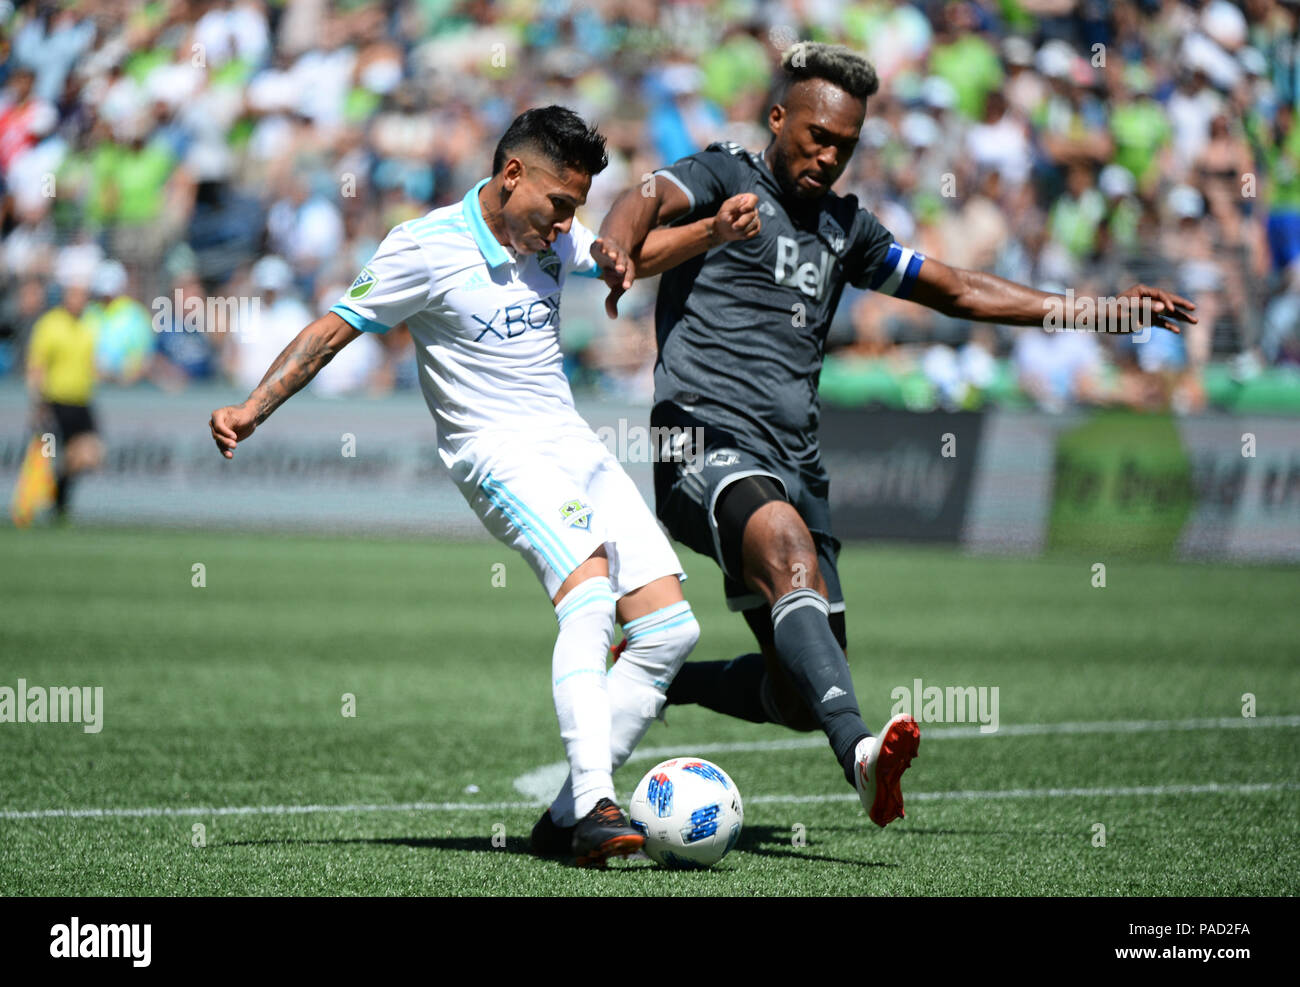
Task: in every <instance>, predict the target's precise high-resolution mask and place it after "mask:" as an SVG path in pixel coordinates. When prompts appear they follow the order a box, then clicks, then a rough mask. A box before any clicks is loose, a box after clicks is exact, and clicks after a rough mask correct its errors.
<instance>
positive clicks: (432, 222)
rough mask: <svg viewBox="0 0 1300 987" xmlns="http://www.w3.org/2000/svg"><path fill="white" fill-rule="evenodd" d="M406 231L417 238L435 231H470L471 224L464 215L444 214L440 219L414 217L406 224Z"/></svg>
mask: <svg viewBox="0 0 1300 987" xmlns="http://www.w3.org/2000/svg"><path fill="white" fill-rule="evenodd" d="M406 232H407V233H410V234H411V236H413V237H415V238H416V239H417V240H422V239H424V238H425V237H427V236H432V235H433V234H435V233H468V232H469V224H468V223H466V222H465V217H464V216H444V217H441V218H439V219H433V218H426V219H413V220H411V221H410V222H409V223H407V224H406Z"/></svg>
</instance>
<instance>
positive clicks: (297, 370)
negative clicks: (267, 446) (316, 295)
mask: <svg viewBox="0 0 1300 987" xmlns="http://www.w3.org/2000/svg"><path fill="white" fill-rule="evenodd" d="M360 335H361V333H360V331H358V330H356V329H353V328H352V327H351V326H350V325H348V324H347V323H346V322H344V321H343V319H342V318H341V317H339V316H338V315H336V314H334V313H333V312H326V313H325V314H324V315H323V316H321V317H320V318H319V319H317V320H316V321H315V322H313V323H312V324H311V325H309V326H308V327H307V328H306V329H304V330H303V331H302V332H300V333H298V335H297V336H295V337H294V339H293V342H291V343H290V344H289V345H288V346H286V347H285V348H284V350H283V352H281V353H280V355H279V356H277V357H276V358H275V362H273V363H272V364H271V367H270V369H269V370H267V372H266V376H264V377H263V378H262V382H261V383H260V384H258V385H257V387H255V388H254V389H253V393H252V394H250V395H249V396H248V400H247V401H245V402H244V403H243V404H232V405H228V406H227V407H225V408H218V409H217V410H216V411H214V412H213V413H212V417H211V418H210V419H208V425H209V426H210V427H211V429H212V440H213V441H214V442H216V444H217V449H219V450H220V451H221V454H222V455H223V456H225V457H226V458H227V459H232V458H234V455H235V446H236V445H238V444H239V443H240V442H242V441H243V440H244V439H246V438H248V437H249V436H250V435H252V434H253V429H255V428H257V426H258V425H260V424H262V422H264V421H266V419H267V418H269V417H270V415H271V412H273V411H274V410H275V409H276V408H278V407H280V405H282V404H284V402H285V401H287V400H289V398H290V397H292V396H293V395H294V394H297V393H298V392H299V391H300V390H302V389H303V388H304V387H306V386H307V382H308V381H310V380H311V379H312V378H313V377H315V376H316V374H317V373H318V372H319V371H320V369H321V367H323V366H325V364H327V363H329V362H330V360H332V359H334V355H335V354H336V353H338V351H339V350H341V349H343V347H345V346H347V345H348V343H350V342H352V340H354V339H356V338H357V337H358V336H360Z"/></svg>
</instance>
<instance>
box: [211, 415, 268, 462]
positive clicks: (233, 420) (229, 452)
mask: <svg viewBox="0 0 1300 987" xmlns="http://www.w3.org/2000/svg"><path fill="white" fill-rule="evenodd" d="M208 425H209V426H211V428H212V440H213V441H214V442H215V443H216V444H217V448H218V449H219V450H221V454H222V455H223V456H225V457H226V458H227V459H233V458H234V456H235V446H236V445H237V444H239V443H240V442H242V441H243V440H244V439H246V438H248V437H249V436H250V435H252V434H253V429H255V428H256V427H257V417H256V415H255V413H254V411H253V409H251V408H249V407H248V406H247V405H246V404H232V405H228V406H227V407H225V408H218V409H217V410H216V411H214V412H213V413H212V417H211V418H209V419H208Z"/></svg>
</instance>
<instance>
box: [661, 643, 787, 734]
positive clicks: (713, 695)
mask: <svg viewBox="0 0 1300 987" xmlns="http://www.w3.org/2000/svg"><path fill="white" fill-rule="evenodd" d="M765 674H766V669H765V665H764V661H763V656H762V655H759V654H748V655H741V656H740V657H739V658H733V659H731V661H688V662H687V663H686V664H684V665H683V666H682V667H681V668H680V669H679V670H678V672H677V675H676V676H675V677H674V678H673V681H672V684H671V685H670V686H668V702H669V703H670V704H674V705H678V706H681V705H685V704H689V703H698V704H699V705H701V706H703V707H704V708H705V709H711V710H713V711H714V712H716V713H722V714H724V715H726V716H736V717H739V718H740V719H742V720H749V721H750V722H751V723H768V722H770V719H771V718H770V717H769V716H768V715H767V712H766V710H765V709H764V707H763V699H762V682H763V676H764V675H765Z"/></svg>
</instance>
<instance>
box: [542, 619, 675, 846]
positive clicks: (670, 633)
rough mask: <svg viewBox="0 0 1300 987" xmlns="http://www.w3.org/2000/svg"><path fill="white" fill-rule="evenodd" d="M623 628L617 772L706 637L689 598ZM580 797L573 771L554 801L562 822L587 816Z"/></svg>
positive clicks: (614, 706) (612, 689)
mask: <svg viewBox="0 0 1300 987" xmlns="http://www.w3.org/2000/svg"><path fill="white" fill-rule="evenodd" d="M623 630H624V633H625V634H626V635H627V648H625V649H624V651H623V653H622V655H620V656H619V659H618V661H616V662H615V663H614V667H613V668H611V669H610V670H609V675H608V676H606V682H607V683H608V686H609V708H610V751H609V754H610V766H611V767H612V768H613V769H614V770H617V769H619V768H621V767H622V766H623V764H624V762H626V761H627V759H628V757H629V756H630V755H631V753H632V751H634V750H635V749H636V745H637V744H639V743H640V742H641V738H642V737H644V736H645V734H646V731H647V730H649V729H650V724H651V722H653V721H654V719H655V718H656V717H657V716H658V715H659V714H660V712H661V711H662V710H663V708H664V701H665V699H666V698H667V697H666V692H667V689H668V684H669V683H670V682H672V680H673V676H674V675H676V674H677V670H678V669H679V668H681V666H682V662H684V661H685V660H686V656H687V655H689V654H690V653H691V649H692V648H693V647H695V642H696V641H698V640H699V637H700V625H699V624H698V623H697V622H696V620H695V615H694V614H693V613H692V612H691V605H690V604H689V603H687V602H686V601H685V600H682V601H680V602H678V603H674V604H671V605H670V606H667V607H663V608H662V609H660V610H656V611H655V612H654V613H651V614H647V615H646V616H644V617H638V618H637V619H636V620H630V621H628V622H627V623H626V624H625V625H624V626H623ZM575 801H576V800H575V798H574V789H573V775H572V774H570V776H569V777H568V778H567V779H566V780H565V782H564V786H563V787H562V788H561V789H560V794H559V795H557V796H556V797H555V801H554V802H552V803H551V819H552V821H553V822H554V823H555V824H556V825H557V826H572V825H573V824H574V823H575V822H576V821H577V820H578V819H580V818H581V817H582V816H583V815H584V813H583V812H581V811H579V809H580V807H579V806H578V805H576V804H575Z"/></svg>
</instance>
